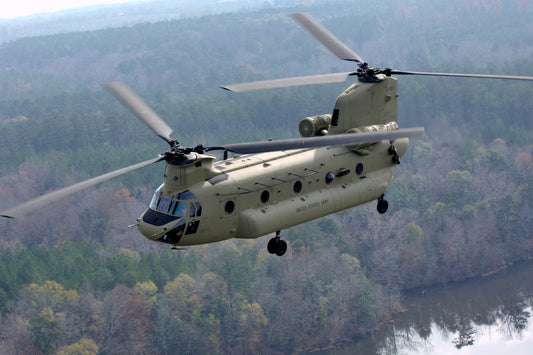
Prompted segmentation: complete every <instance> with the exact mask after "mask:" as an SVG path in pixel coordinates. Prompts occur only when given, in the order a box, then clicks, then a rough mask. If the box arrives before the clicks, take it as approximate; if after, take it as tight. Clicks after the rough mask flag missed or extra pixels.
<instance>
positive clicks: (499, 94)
mask: <svg viewBox="0 0 533 355" xmlns="http://www.w3.org/2000/svg"><path fill="white" fill-rule="evenodd" d="M296 11H306V12H309V13H311V14H312V15H313V16H315V17H316V18H317V19H318V20H319V21H320V22H321V23H323V24H324V25H325V26H326V27H327V28H329V29H330V30H331V31H332V32H333V33H334V34H336V35H337V36H338V37H339V38H340V39H341V40H342V41H344V42H345V43H347V44H348V45H349V46H350V47H351V48H353V49H354V50H355V51H356V52H357V53H358V54H359V55H361V56H362V57H363V58H364V59H365V60H367V61H369V62H370V64H371V65H376V66H391V67H394V68H399V69H406V70H416V71H425V70H433V71H440V72H446V71H452V72H475V73H494V74H514V75H529V76H531V75H533V72H532V71H531V67H532V64H533V60H532V59H531V58H532V57H533V56H532V54H533V24H532V23H531V21H530V19H531V16H532V15H533V2H532V1H528V0H516V1H506V2H505V3H504V2H502V1H483V2H478V1H473V0H472V1H464V0H463V1H448V2H439V1H425V2H424V3H423V4H420V2H417V1H393V2H390V1H374V2H371V3H366V2H364V3H363V2H360V1H354V2H350V4H346V3H344V2H340V3H337V2H333V1H332V2H330V3H328V4H327V5H312V6H311V5H309V6H301V7H294V8H279V7H276V8H273V7H265V8H263V9H262V10H259V11H256V12H249V13H244V14H243V13H239V14H233V13H227V14H222V15H213V16H205V17H199V18H188V19H180V20H169V21H164V22H158V23H153V24H148V23H139V24H136V25H132V26H130V27H120V28H107V29H101V30H95V31H89V32H77V33H64V34H57V35H49V36H40V37H28V38H23V39H18V40H15V41H11V42H3V43H1V44H0V98H1V99H0V176H1V177H0V210H3V209H4V208H8V207H10V206H13V205H14V204H16V203H18V202H20V201H24V200H27V199H30V198H32V197H35V196H38V195H40V194H42V193H44V192H46V191H50V190H53V189H56V188H58V187H62V186H65V185H67V184H69V183H73V182H76V181H80V180H82V179H84V178H88V177H90V176H95V175H98V174H102V173H104V172H107V171H110V170H112V169H116V168H119V167H122V166H126V165H129V164H133V163H136V162H139V161H143V160H145V159H149V158H151V157H153V156H155V155H156V154H158V153H160V152H162V151H164V150H165V149H166V148H167V147H166V146H165V143H164V142H162V141H161V140H160V139H158V138H157V137H155V136H154V135H153V133H152V132H151V131H149V130H148V129H146V128H145V127H144V126H143V124H142V123H140V122H138V121H137V119H136V118H135V117H133V116H132V115H131V114H130V113H129V112H128V111H127V110H125V109H124V108H123V107H122V106H121V105H120V104H119V103H117V102H116V100H114V99H113V98H112V97H111V96H110V95H109V94H108V93H107V92H105V90H104V89H103V88H102V84H103V83H105V82H109V81H115V80H121V81H124V82H126V83H127V84H128V85H130V86H132V87H133V88H134V89H135V90H136V91H137V92H139V93H140V95H141V96H142V97H143V98H145V99H146V101H147V102H148V103H149V104H150V105H151V106H152V107H153V108H154V110H155V111H156V112H158V114H160V116H161V117H163V118H164V119H165V120H166V121H167V122H168V123H169V125H170V126H172V127H174V129H175V133H174V136H175V137H176V138H178V139H179V140H180V142H181V143H182V144H184V145H189V146H192V145H196V144H199V143H201V144H204V145H210V144H214V143H228V142H237V141H242V140H245V141H252V140H264V139H269V138H278V137H279V138H289V137H296V136H297V124H298V121H299V120H300V119H301V118H303V117H306V116H310V115H313V114H319V113H328V112H330V111H331V109H332V107H333V104H334V100H335V98H336V96H337V95H338V94H339V93H340V92H341V91H342V90H343V89H344V88H345V87H346V86H347V85H348V83H346V84H328V85H324V86H313V87H302V88H292V89H281V90H276V91H263V92H258V93H247V94H241V95H235V94H232V93H228V92H224V91H222V90H220V89H219V88H217V85H219V84H226V83H231V82H241V81H248V80H258V79H265V78H275V77H281V76H285V75H305V74H316V73H327V72H331V71H339V70H340V71H347V70H351V69H353V68H352V67H351V65H350V64H349V63H342V62H339V61H338V60H337V59H336V58H335V57H334V56H333V55H332V54H331V53H329V52H327V51H326V50H324V49H322V48H321V47H320V45H319V44H317V43H316V42H315V41H314V40H313V39H312V38H311V37H310V36H309V35H308V34H307V33H305V32H304V31H303V30H301V29H300V28H299V27H298V26H297V25H295V24H294V23H293V22H292V21H291V20H290V18H288V16H287V15H288V14H290V13H292V12H296ZM399 92H400V106H399V117H398V122H399V124H400V126H402V127H413V126H418V125H423V126H424V127H425V128H426V132H427V134H426V136H425V137H424V138H421V139H417V140H416V141H413V142H412V143H411V145H410V147H409V149H408V151H407V154H406V155H405V157H404V159H403V160H402V164H401V165H400V166H399V167H398V168H397V169H396V174H395V177H394V178H393V180H392V182H391V184H390V186H389V189H388V192H387V199H388V200H389V203H390V208H389V211H388V212H387V214H386V215H383V216H381V215H378V214H377V213H376V211H375V206H374V204H369V205H367V206H363V207H359V208H356V209H352V210H349V211H345V212H342V213H339V214H337V215H333V216H330V217H326V218H323V219H320V220H317V221H313V222H309V223H306V224H304V225H300V226H297V227H293V228H290V229H288V230H286V231H284V232H283V233H284V234H283V235H284V238H285V239H286V240H287V241H288V242H289V251H288V253H287V254H286V255H285V256H283V257H277V256H272V255H270V254H268V252H267V251H266V243H267V241H268V238H267V237H264V238H259V239H258V240H253V241H242V240H231V241H227V242H224V243H218V244H215V245H208V246H200V247H192V248H190V249H189V250H187V251H171V250H169V248H168V246H164V245H159V244H156V243H153V242H149V241H147V240H145V239H144V238H143V237H142V236H141V235H140V234H139V233H138V232H137V231H136V230H135V229H131V228H128V227H127V226H128V225H130V224H133V223H134V221H135V219H136V218H137V217H138V216H139V215H140V213H141V212H142V211H143V209H144V208H145V207H146V204H147V203H148V201H149V199H150V197H151V195H152V193H153V190H154V189H155V188H156V187H157V186H159V184H160V183H161V180H162V174H163V165H156V166H154V167H152V168H149V169H145V170H141V171H137V172H135V173H133V174H130V175H127V176H124V177H123V178H120V179H118V180H117V181H112V182H108V183H106V184H104V185H102V186H97V187H96V188H91V189H89V190H87V191H84V192H81V193H79V194H76V195H73V196H71V197H70V198H67V199H65V200H64V201H62V202H59V203H56V204H54V205H52V206H51V207H50V208H47V209H46V210H42V211H38V212H36V213H34V214H32V215H31V216H29V217H28V218H24V219H20V220H5V219H4V220H0V352H1V353H12V354H17V353H28V352H30V353H43V354H55V353H57V354H79V353H81V352H82V351H86V352H85V353H102V354H112V353H131V354H141V353H148V352H149V353H161V354H168V353H175V351H176V349H180V350H181V352H182V353H229V352H231V353H246V354H250V353H293V352H297V351H302V350H309V349H313V348H315V347H317V346H322V345H325V344H332V343H336V342H339V341H345V340H348V339H352V338H354V337H356V336H363V335H366V334H369V333H370V332H372V331H373V330H374V329H376V328H377V327H379V326H380V325H381V324H383V323H384V322H386V321H388V320H389V319H391V318H392V317H394V315H395V314H396V313H397V312H399V311H401V310H402V309H403V308H404V307H403V305H402V295H403V294H404V293H405V292H407V291H413V290H414V291H418V290H423V289H424V288H427V287H430V286H433V285H441V284H446V283H449V282H453V281H456V280H462V279H467V278H471V277H478V276H480V275H483V274H486V273H490V272H494V271H496V270H499V269H501V268H502V267H505V266H506V265H508V264H509V263H514V262H518V261H522V260H528V259H531V258H532V257H533V234H532V226H533V205H532V202H531V201H532V200H533V158H532V155H533V145H532V142H533V129H532V128H533V119H532V118H533V101H532V100H531V98H532V97H533V85H532V84H531V83H527V82H505V81H501V80H473V79H442V78H413V77H401V78H400V79H399Z"/></svg>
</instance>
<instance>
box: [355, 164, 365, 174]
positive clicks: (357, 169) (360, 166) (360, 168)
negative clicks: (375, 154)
mask: <svg viewBox="0 0 533 355" xmlns="http://www.w3.org/2000/svg"><path fill="white" fill-rule="evenodd" d="M363 170H364V167H363V164H362V163H359V164H357V166H356V167H355V173H356V174H357V175H361V174H362V173H363Z"/></svg>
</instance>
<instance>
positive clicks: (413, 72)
mask: <svg viewBox="0 0 533 355" xmlns="http://www.w3.org/2000/svg"><path fill="white" fill-rule="evenodd" d="M391 74H394V75H426V76H451V77H460V78H482V79H507V80H533V76H515V75H491V74H461V73H432V72H417V71H402V70H391Z"/></svg>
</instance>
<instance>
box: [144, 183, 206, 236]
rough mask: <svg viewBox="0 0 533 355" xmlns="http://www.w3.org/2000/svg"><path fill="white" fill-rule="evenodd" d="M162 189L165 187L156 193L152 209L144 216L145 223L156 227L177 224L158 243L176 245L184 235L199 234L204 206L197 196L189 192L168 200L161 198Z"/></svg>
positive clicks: (183, 192)
mask: <svg viewBox="0 0 533 355" xmlns="http://www.w3.org/2000/svg"><path fill="white" fill-rule="evenodd" d="M162 189H163V185H161V186H160V187H159V188H158V189H157V190H156V191H155V193H154V196H153V197H152V201H151V202H150V208H149V209H148V210H147V211H146V212H145V214H144V216H143V221H144V222H146V223H149V224H151V225H154V226H162V225H166V224H168V223H170V222H175V223H174V227H172V228H171V230H170V231H169V232H167V233H166V234H165V235H164V236H162V237H161V238H159V239H158V241H160V242H163V243H169V244H176V243H178V242H179V240H180V239H181V237H182V236H183V235H184V234H185V235H188V234H194V233H196V232H197V230H198V226H199V225H200V218H199V217H201V216H202V205H201V204H200V202H199V201H198V198H197V197H196V195H195V194H193V193H192V192H191V191H189V190H186V191H182V192H179V193H176V194H175V195H173V196H171V197H170V198H167V197H162V196H161V191H162Z"/></svg>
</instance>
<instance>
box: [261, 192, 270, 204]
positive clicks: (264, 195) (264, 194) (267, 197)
mask: <svg viewBox="0 0 533 355" xmlns="http://www.w3.org/2000/svg"><path fill="white" fill-rule="evenodd" d="M268 200H270V192H268V191H266V190H265V191H263V192H262V193H261V202H263V203H267V202H268Z"/></svg>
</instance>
